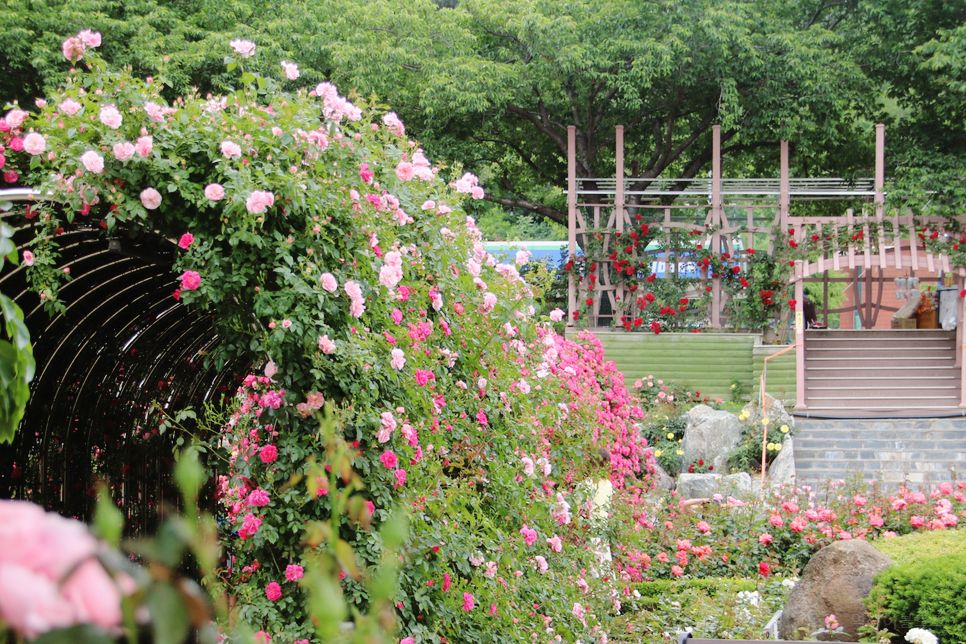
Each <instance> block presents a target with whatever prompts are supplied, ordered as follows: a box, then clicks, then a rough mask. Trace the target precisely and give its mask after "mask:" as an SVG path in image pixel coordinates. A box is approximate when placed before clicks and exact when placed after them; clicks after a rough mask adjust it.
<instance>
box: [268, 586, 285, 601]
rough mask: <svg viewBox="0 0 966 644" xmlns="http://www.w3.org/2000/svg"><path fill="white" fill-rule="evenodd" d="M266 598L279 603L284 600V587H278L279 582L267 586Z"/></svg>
mask: <svg viewBox="0 0 966 644" xmlns="http://www.w3.org/2000/svg"><path fill="white" fill-rule="evenodd" d="M265 596H266V597H268V599H269V601H273V602H277V601H278V600H279V599H281V598H282V587H281V586H279V585H278V582H277V581H273V582H271V583H270V584H268V585H267V586H265Z"/></svg>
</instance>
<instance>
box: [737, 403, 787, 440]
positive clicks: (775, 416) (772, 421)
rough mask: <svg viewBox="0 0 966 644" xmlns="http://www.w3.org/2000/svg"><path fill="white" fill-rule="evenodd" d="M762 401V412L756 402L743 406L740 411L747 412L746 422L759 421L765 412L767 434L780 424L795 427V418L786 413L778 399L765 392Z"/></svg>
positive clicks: (776, 428)
mask: <svg viewBox="0 0 966 644" xmlns="http://www.w3.org/2000/svg"><path fill="white" fill-rule="evenodd" d="M763 402H764V404H763V407H764V410H765V413H762V408H761V407H759V406H758V403H757V402H750V403H748V404H747V405H745V406H744V408H743V409H742V411H744V412H747V413H748V416H749V417H748V421H747V422H748V423H754V422H755V421H759V420H761V419H762V418H763V417H764V416H765V414H767V415H768V423H769V424H768V427H769V430H768V432H769V434H770V433H771V431H772V430H778V429H779V428H780V427H781V426H782V425H788V427H789V428H793V427H795V418H794V417H793V416H792V415H791V414H789V413H788V410H787V409H785V405H783V404H782V402H781V401H780V400H778V399H777V398H772V397H771V396H769V395H768V394H765V400H764V401H763Z"/></svg>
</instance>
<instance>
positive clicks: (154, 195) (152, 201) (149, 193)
mask: <svg viewBox="0 0 966 644" xmlns="http://www.w3.org/2000/svg"><path fill="white" fill-rule="evenodd" d="M141 203H142V204H144V207H145V208H147V209H148V210H156V209H157V207H158V206H160V205H161V193H160V192H158V191H157V190H155V189H154V188H145V189H144V190H142V191H141Z"/></svg>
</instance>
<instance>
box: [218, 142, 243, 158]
mask: <svg viewBox="0 0 966 644" xmlns="http://www.w3.org/2000/svg"><path fill="white" fill-rule="evenodd" d="M221 153H222V154H224V155H225V157H226V158H228V159H231V158H232V157H240V156H241V155H242V149H241V146H240V145H238V144H237V143H235V142H234V141H222V142H221Z"/></svg>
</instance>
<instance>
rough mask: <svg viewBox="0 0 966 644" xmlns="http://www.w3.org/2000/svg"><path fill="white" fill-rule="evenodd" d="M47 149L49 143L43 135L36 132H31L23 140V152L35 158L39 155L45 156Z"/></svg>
mask: <svg viewBox="0 0 966 644" xmlns="http://www.w3.org/2000/svg"><path fill="white" fill-rule="evenodd" d="M46 149H47V141H46V140H45V139H44V137H42V136H41V135H39V134H37V133H36V132H31V133H30V134H28V135H27V136H25V137H24V139H23V150H24V152H26V153H27V154H32V155H34V156H36V155H38V154H43V152H44V150H46Z"/></svg>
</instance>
